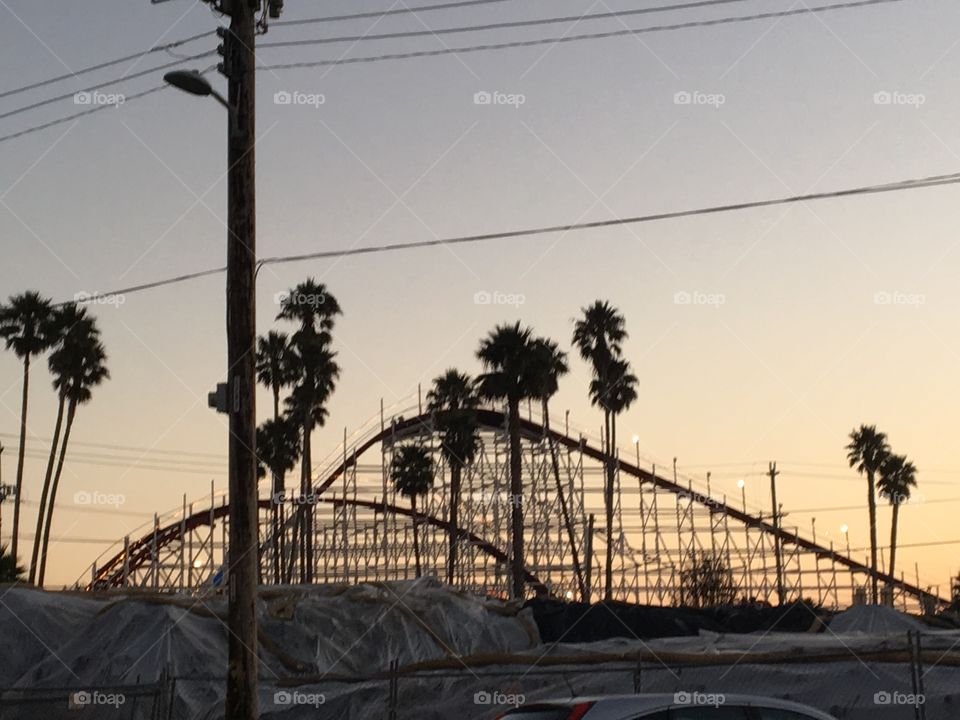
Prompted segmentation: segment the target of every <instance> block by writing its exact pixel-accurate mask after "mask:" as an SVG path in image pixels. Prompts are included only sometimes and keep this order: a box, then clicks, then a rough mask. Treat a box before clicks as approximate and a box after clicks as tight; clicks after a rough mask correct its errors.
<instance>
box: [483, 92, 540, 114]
mask: <svg viewBox="0 0 960 720" xmlns="http://www.w3.org/2000/svg"><path fill="white" fill-rule="evenodd" d="M473 104H474V105H506V106H507V107H512V108H514V109H516V110H519V109H520V106H521V105H526V104H527V96H526V95H524V94H523V93H505V92H500V91H497V90H495V91H493V92H487V91H486V90H480V91H479V92H475V93H474V94H473Z"/></svg>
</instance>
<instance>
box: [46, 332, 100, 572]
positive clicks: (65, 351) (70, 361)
mask: <svg viewBox="0 0 960 720" xmlns="http://www.w3.org/2000/svg"><path fill="white" fill-rule="evenodd" d="M55 356H60V357H59V358H58V359H57V360H56V361H54V357H55ZM50 359H51V361H54V362H55V363H57V364H59V363H63V364H64V365H65V366H67V367H69V368H70V370H69V372H68V373H67V376H68V378H69V384H68V387H67V403H68V404H67V421H66V425H65V427H64V430H63V442H62V443H61V445H60V456H59V457H58V458H57V471H56V473H55V474H54V476H53V483H52V484H51V485H50V501H49V503H48V504H47V522H46V526H45V527H44V529H43V545H42V547H41V550H40V569H39V571H38V572H37V584H38V585H41V586H42V585H43V580H44V575H45V573H46V569H47V548H48V547H49V545H50V529H51V528H52V527H53V510H54V508H55V507H56V503H57V488H58V487H59V486H60V476H61V474H62V473H63V461H64V459H65V458H66V456H67V445H68V443H69V442H70V431H71V430H72V429H73V422H74V420H75V418H76V416H77V408H78V407H79V406H81V405H86V404H87V403H88V402H90V400H91V399H92V397H93V388H95V387H97V386H98V385H100V383H102V382H103V381H104V380H108V379H109V378H110V371H109V370H107V365H106V362H107V353H106V350H105V349H104V347H103V343H101V342H100V331H99V330H98V329H97V327H96V323H94V322H93V320H92V319H89V320H88V321H85V322H81V323H78V324H76V325H74V326H73V329H72V331H71V332H69V333H68V334H67V335H65V336H64V339H63V341H62V342H61V343H60V345H59V346H58V347H57V349H56V350H54V351H53V353H51V356H50Z"/></svg>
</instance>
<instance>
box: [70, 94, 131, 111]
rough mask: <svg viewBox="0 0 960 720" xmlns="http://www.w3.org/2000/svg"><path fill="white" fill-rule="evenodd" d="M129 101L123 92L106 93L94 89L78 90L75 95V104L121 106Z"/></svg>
mask: <svg viewBox="0 0 960 720" xmlns="http://www.w3.org/2000/svg"><path fill="white" fill-rule="evenodd" d="M126 101H127V96H126V95H124V94H123V93H105V92H99V91H97V90H94V91H92V92H78V93H75V94H74V96H73V104H74V105H113V106H114V107H120V106H121V105H123V104H124V103H125V102H126Z"/></svg>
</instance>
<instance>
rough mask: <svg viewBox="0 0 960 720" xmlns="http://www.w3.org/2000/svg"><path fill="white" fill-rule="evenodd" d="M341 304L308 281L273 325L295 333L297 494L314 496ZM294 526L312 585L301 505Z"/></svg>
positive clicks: (292, 408) (291, 408)
mask: <svg viewBox="0 0 960 720" xmlns="http://www.w3.org/2000/svg"><path fill="white" fill-rule="evenodd" d="M341 314H342V311H341V309H340V303H339V302H337V299H336V298H335V297H334V296H333V295H332V294H331V293H330V291H329V290H328V289H327V286H326V285H324V284H323V283H318V282H317V281H316V280H314V279H312V278H308V279H307V280H305V281H304V282H302V283H300V284H299V285H297V286H296V287H294V288H292V289H291V290H290V291H289V292H288V293H287V294H286V296H285V297H284V298H283V300H282V303H281V307H280V312H279V314H278V315H277V320H289V321H291V322H294V323H296V325H297V330H296V332H294V334H293V336H292V337H291V339H290V345H291V348H292V350H293V352H292V353H291V356H290V369H291V371H292V373H293V375H292V376H293V377H294V378H295V380H294V383H293V390H292V392H291V394H290V397H289V398H287V402H286V406H287V412H288V413H290V414H292V415H293V416H294V417H296V418H297V420H298V421H299V424H300V428H301V430H300V432H301V442H300V447H301V459H300V490H301V492H302V493H303V494H308V493H309V492H310V491H311V490H312V487H311V486H312V482H313V480H312V476H311V471H312V462H313V453H312V449H313V448H312V443H311V436H312V434H313V429H314V428H315V427H317V426H322V425H323V424H324V422H325V421H326V417H327V410H326V402H327V400H328V399H329V397H330V395H331V394H332V393H333V389H334V387H335V384H336V379H337V378H338V377H339V375H340V367H339V366H338V365H337V363H336V361H335V357H336V353H334V352H333V351H332V350H331V345H332V344H333V337H332V335H331V331H332V330H333V326H334V323H335V320H336V317H337V316H338V315H341ZM301 508H302V509H301V511H300V513H299V515H298V526H297V529H296V530H295V532H299V533H300V555H301V558H302V561H301V580H302V581H303V582H311V581H312V579H313V543H312V542H310V541H309V538H311V537H312V533H313V514H312V513H311V512H310V509H309V508H308V507H307V506H306V505H301Z"/></svg>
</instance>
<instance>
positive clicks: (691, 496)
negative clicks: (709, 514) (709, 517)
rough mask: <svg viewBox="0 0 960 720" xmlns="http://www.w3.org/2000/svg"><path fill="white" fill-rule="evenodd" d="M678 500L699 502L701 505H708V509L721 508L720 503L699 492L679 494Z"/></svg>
mask: <svg viewBox="0 0 960 720" xmlns="http://www.w3.org/2000/svg"><path fill="white" fill-rule="evenodd" d="M677 500H687V501H689V502H697V503H700V504H701V505H706V506H707V507H719V506H720V503H718V502H717V501H716V500H714V499H713V498H712V497H708V496H706V495H701V494H700V493H697V492H692V491H690V490H688V491H686V492H682V493H677Z"/></svg>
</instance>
